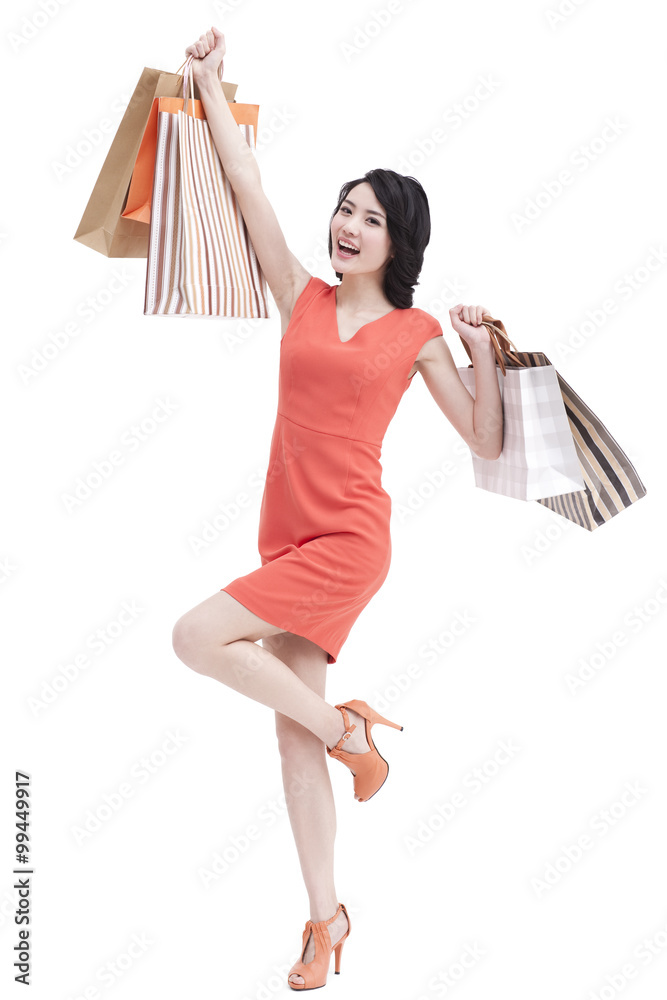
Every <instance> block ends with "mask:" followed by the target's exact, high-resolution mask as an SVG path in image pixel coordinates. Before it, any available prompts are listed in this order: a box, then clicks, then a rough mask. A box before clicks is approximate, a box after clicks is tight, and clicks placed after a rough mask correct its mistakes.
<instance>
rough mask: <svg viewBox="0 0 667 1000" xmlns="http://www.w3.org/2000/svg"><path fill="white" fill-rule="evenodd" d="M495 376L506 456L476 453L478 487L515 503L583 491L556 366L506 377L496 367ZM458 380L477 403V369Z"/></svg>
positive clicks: (514, 370)
mask: <svg viewBox="0 0 667 1000" xmlns="http://www.w3.org/2000/svg"><path fill="white" fill-rule="evenodd" d="M496 374H497V376H498V384H499V387H500V396H501V399H502V406H503V450H502V452H501V453H500V456H499V457H498V458H497V459H487V458H480V457H479V456H478V455H476V454H475V453H474V452H471V453H472V464H473V472H474V476H475V485H476V486H479V487H481V488H482V489H485V490H489V491H490V492H491V493H500V494H502V495H503V496H507V497H513V498H514V499H515V500H539V499H540V498H541V497H551V496H556V495H558V494H561V493H570V492H572V490H577V489H583V487H584V481H583V479H582V476H581V470H580V468H579V460H578V458H577V452H576V449H575V446H574V440H573V437H572V431H571V430H570V424H569V422H568V419H567V414H566V412H565V406H564V403H563V397H562V396H561V392H560V387H559V385H558V377H557V375H556V371H555V369H554V368H553V366H552V365H548V366H545V367H540V368H512V367H508V368H507V370H506V372H505V374H504V375H503V374H502V372H501V370H500V368H499V367H498V366H497V365H496ZM459 375H460V376H461V380H462V382H463V384H464V385H465V387H466V388H467V389H468V392H469V393H470V395H471V396H473V398H474V396H475V370H474V368H472V367H470V368H463V369H459Z"/></svg>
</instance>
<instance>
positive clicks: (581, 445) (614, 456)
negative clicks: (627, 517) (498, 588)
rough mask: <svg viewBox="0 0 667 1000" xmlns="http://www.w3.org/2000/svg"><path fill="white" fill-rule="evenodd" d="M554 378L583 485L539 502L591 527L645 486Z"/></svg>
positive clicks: (596, 422)
mask: <svg viewBox="0 0 667 1000" xmlns="http://www.w3.org/2000/svg"><path fill="white" fill-rule="evenodd" d="M541 357H544V355H541ZM545 360H546V359H545ZM548 363H549V362H548V361H547V364H548ZM558 381H559V383H560V388H561V392H562V394H563V400H564V402H565V410H566V412H567V416H568V420H569V422H570V427H571V428H572V434H573V437H574V444H575V448H576V449H577V456H578V458H579V464H580V466H581V471H582V475H583V477H584V483H585V486H584V488H583V489H582V490H576V491H574V492H572V493H566V494H562V495H560V496H555V495H554V496H551V497H543V498H542V499H540V500H539V503H541V504H543V505H544V506H545V507H548V508H549V509H550V510H553V511H555V513H556V514H560V515H561V516H562V517H566V518H567V519H568V520H569V521H573V522H574V523H575V524H579V525H581V527H582V528H586V529H587V530H588V531H594V530H595V529H596V528H599V527H600V526H601V525H603V524H605V523H606V522H607V521H610V520H611V518H612V517H614V516H615V515H616V514H620V512H621V511H622V510H625V509H626V507H629V506H630V505H631V504H633V503H635V501H636V500H641V498H642V497H643V496H646V487H645V486H644V484H643V482H642V481H641V479H640V478H639V475H638V473H637V470H636V469H635V467H634V465H633V464H632V462H631V461H630V459H629V458H628V456H627V455H626V454H625V452H624V451H623V449H622V448H621V446H620V445H619V444H618V442H617V441H616V440H614V438H613V437H612V436H611V434H610V433H609V431H608V430H607V428H606V427H605V425H604V424H603V423H602V421H601V420H600V419H599V417H597V416H596V415H595V414H594V413H593V411H592V410H591V408H590V407H589V406H587V405H586V403H584V401H583V400H582V399H581V398H580V397H579V396H578V395H577V394H576V392H575V391H574V389H572V388H571V386H569V385H568V384H567V382H566V381H565V379H564V378H563V377H562V376H561V375H559V376H558Z"/></svg>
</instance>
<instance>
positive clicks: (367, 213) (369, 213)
mask: <svg viewBox="0 0 667 1000" xmlns="http://www.w3.org/2000/svg"><path fill="white" fill-rule="evenodd" d="M346 201H347V202H348V203H349V204H350V205H351V206H352V208H356V207H357V206H356V205H355V204H354V202H353V201H351V200H350V198H344V199H343V201H342V204H343V205H344V204H345V202H346ZM366 215H379V216H380V218H381V219H384V218H386V216H384V215H383V214H382V212H374V211H373V209H372V208H367V209H366Z"/></svg>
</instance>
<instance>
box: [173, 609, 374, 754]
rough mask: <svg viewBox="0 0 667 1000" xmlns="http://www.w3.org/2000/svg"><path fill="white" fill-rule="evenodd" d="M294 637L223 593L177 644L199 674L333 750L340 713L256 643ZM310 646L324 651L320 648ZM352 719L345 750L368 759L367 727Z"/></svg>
mask: <svg viewBox="0 0 667 1000" xmlns="http://www.w3.org/2000/svg"><path fill="white" fill-rule="evenodd" d="M292 634H293V633H290V632H283V631H282V630H280V629H277V628H276V627H275V626H274V625H271V624H270V623H269V622H266V621H264V620H263V619H261V618H258V617H257V615H254V614H252V612H250V611H248V609H247V608H246V607H244V605H242V604H240V603H239V601H237V600H235V599H234V598H233V597H232V596H231V594H228V593H226V592H225V591H224V590H221V591H219V592H218V593H217V594H213V596H212V597H208V598H206V600H204V601H202V602H201V604H197V605H196V606H195V607H194V608H192V610H190V611H188V612H186V614H184V615H182V616H181V617H180V618H179V619H178V621H177V622H176V624H175V625H174V630H173V636H172V642H173V647H174V651H175V653H176V655H177V656H178V658H179V659H180V660H182V661H183V662H184V663H185V664H187V666H189V667H191V668H192V669H193V670H195V671H197V673H201V674H206V675H207V676H209V677H214V678H215V679H216V680H218V681H220V682H221V683H223V684H226V685H227V686H228V687H231V688H233V689H234V690H235V691H239V692H240V693H241V694H244V695H247V697H249V698H252V699H253V700H254V701H259V702H261V704H262V705H267V706H268V707H269V708H273V709H274V710H275V711H276V712H280V713H281V714H282V715H285V716H287V717H288V718H289V719H291V720H293V721H294V722H297V723H299V724H300V725H301V726H302V727H305V728H306V729H307V730H308V731H309V732H310V733H311V734H314V735H315V736H316V737H317V739H318V740H319V741H320V743H321V744H326V746H329V747H333V746H334V745H335V744H336V743H337V742H338V740H339V739H340V738H341V736H342V735H343V733H344V731H345V727H344V725H343V718H342V715H341V713H340V711H339V710H338V709H337V708H335V707H334V706H333V705H329V704H328V703H327V702H326V701H325V700H324V698H323V697H322V695H320V694H318V692H317V691H315V690H313V688H312V687H310V686H309V685H308V684H306V683H305V682H304V681H303V680H302V678H300V677H299V676H297V674H296V673H295V672H294V670H291V669H290V667H288V666H287V664H286V663H284V662H283V660H281V659H280V658H279V657H278V656H276V655H275V654H274V653H272V652H270V651H269V650H268V649H265V648H262V647H261V646H258V645H257V642H256V640H257V639H264V638H268V637H270V636H280V639H281V640H282V639H283V637H288V636H291V635H292ZM297 638H298V637H297ZM304 641H308V640H304ZM310 645H311V646H312V647H314V648H315V649H319V648H320V647H319V646H316V645H315V644H314V643H310ZM276 648H279V647H276ZM325 660H326V657H325ZM349 715H350V722H352V723H354V724H356V726H357V728H356V729H355V731H354V732H353V734H352V736H351V737H350V738H349V739H348V740H347V741H346V743H345V749H346V750H347V751H348V752H349V753H365V752H366V751H367V750H368V749H369V747H368V742H367V741H366V736H365V731H364V730H365V727H364V725H363V723H362V724H361V725H359V722H360V721H361V720H360V718H359V717H358V716H356V714H355V713H353V712H350V713H349ZM322 751H323V752H324V746H322Z"/></svg>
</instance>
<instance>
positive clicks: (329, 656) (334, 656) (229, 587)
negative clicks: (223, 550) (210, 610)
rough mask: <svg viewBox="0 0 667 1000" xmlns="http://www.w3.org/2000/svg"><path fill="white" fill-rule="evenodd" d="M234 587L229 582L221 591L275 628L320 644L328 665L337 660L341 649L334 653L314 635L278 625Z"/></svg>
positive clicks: (317, 644)
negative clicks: (238, 594) (249, 602)
mask: <svg viewBox="0 0 667 1000" xmlns="http://www.w3.org/2000/svg"><path fill="white" fill-rule="evenodd" d="M232 588H233V585H232V584H231V583H228V584H227V586H225V587H221V588H220V590H221V591H222V590H224V592H225V593H226V594H229V596H230V597H233V598H234V600H235V601H238V602H239V604H242V605H243V607H244V608H245V609H246V611H250V613H251V614H253V615H257V617H258V618H261V619H262V621H265V622H267V623H268V624H269V625H273V627H274V628H277V629H282V631H283V632H289V633H291V635H298V636H300V637H301V638H302V639H308V640H309V642H314V643H315V645H316V646H319V647H320V649H321V650H322V651H323V652H324V653H326V654H327V666H328V665H329V664H330V663H336V662H337V659H338V654H339V653H340V649H337V650H336V651H335V652H334V653H332V652H330V651H329V650H328V649H326V648H325V647H324V646H323V645H322V643H321V642H318V641H317V639H314V638H313V637H312V635H306V634H305V632H295V631H294V630H293V629H289V628H285V627H284V626H283V625H278V624H276V622H271V621H269V619H268V618H266V617H265V616H264V615H263V614H262V613H261V612H260V611H258V610H256V609H255V608H251V607H250V605H249V604H247V603H246V600H245V599H244V600H241V598H240V597H237V596H236V594H235V593H233V592H232Z"/></svg>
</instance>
